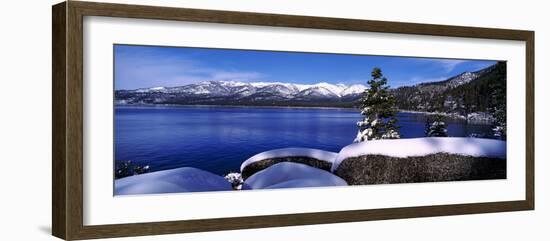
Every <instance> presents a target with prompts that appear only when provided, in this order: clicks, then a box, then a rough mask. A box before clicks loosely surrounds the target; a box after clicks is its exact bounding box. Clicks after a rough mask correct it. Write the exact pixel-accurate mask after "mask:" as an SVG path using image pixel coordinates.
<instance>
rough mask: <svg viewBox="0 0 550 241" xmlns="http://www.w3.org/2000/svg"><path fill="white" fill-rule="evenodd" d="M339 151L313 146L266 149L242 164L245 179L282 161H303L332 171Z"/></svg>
mask: <svg viewBox="0 0 550 241" xmlns="http://www.w3.org/2000/svg"><path fill="white" fill-rule="evenodd" d="M336 156H338V153H335V152H330V151H323V150H318V149H311V148H283V149H275V150H270V151H265V152H262V153H259V154H256V155H254V156H252V157H250V158H249V159H248V160H246V161H244V162H243V163H242V164H241V174H242V177H243V178H244V179H246V178H248V177H250V176H252V175H253V174H254V173H256V172H258V171H261V170H264V169H265V168H267V167H270V166H272V165H274V164H277V163H281V162H294V163H302V164H306V165H309V166H312V167H316V168H319V169H323V170H326V171H330V170H331V167H332V163H333V162H334V160H335V158H336Z"/></svg>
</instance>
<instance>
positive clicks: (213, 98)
mask: <svg viewBox="0 0 550 241" xmlns="http://www.w3.org/2000/svg"><path fill="white" fill-rule="evenodd" d="M365 88H366V86H364V85H360V84H355V85H345V84H329V83H324V82H322V83H317V84H292V83H281V82H237V81H204V82H200V83H196V84H189V85H184V86H177V87H153V88H142V89H136V90H117V91H116V92H115V95H116V100H117V104H242V105H247V104H251V105H252V104H260V105H279V104H282V105H304V104H305V105H314V104H313V102H319V101H321V102H336V103H338V102H349V101H351V100H356V99H357V98H358V97H359V96H360V95H361V94H362V93H363V91H364V90H365ZM307 103H310V104H307Z"/></svg>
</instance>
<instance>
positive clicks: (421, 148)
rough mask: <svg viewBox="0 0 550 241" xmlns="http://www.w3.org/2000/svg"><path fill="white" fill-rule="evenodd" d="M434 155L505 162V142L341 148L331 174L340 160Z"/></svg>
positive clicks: (428, 140)
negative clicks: (454, 155) (382, 156)
mask: <svg viewBox="0 0 550 241" xmlns="http://www.w3.org/2000/svg"><path fill="white" fill-rule="evenodd" d="M436 153H449V154H457V155H464V156H475V157H494V158H503V159H504V158H506V142H505V141H501V140H493V139H481V138H470V137H424V138H409V139H392V140H373V141H366V142H359V143H353V144H351V145H348V146H346V147H344V148H342V150H341V151H340V153H338V156H337V157H336V159H335V161H334V163H333V164H332V171H333V172H334V171H335V170H336V169H337V168H338V166H339V165H340V163H341V162H342V161H343V160H345V159H347V158H350V157H358V156H362V155H385V156H392V157H402V158H405V157H411V156H425V155H429V154H436Z"/></svg>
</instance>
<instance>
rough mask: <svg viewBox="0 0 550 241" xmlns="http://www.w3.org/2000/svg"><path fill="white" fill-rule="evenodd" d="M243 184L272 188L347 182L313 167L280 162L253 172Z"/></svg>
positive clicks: (342, 184) (251, 186)
mask: <svg viewBox="0 0 550 241" xmlns="http://www.w3.org/2000/svg"><path fill="white" fill-rule="evenodd" d="M244 186H245V187H247V189H248V188H250V189H274V188H294V187H326V186H347V183H346V181H344V180H343V179H342V178H340V177H338V176H336V175H334V174H332V173H330V172H327V171H323V170H321V169H318V168H315V167H310V166H307V165H304V164H299V163H292V162H281V163H277V164H275V165H273V166H270V167H268V168H266V169H264V170H262V171H259V172H257V173H255V174H254V175H252V176H251V177H249V178H248V179H246V181H245V183H244Z"/></svg>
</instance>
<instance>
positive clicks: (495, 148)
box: [115, 137, 506, 195]
mask: <svg viewBox="0 0 550 241" xmlns="http://www.w3.org/2000/svg"><path fill="white" fill-rule="evenodd" d="M445 155H447V156H448V158H450V159H452V160H450V161H451V162H448V163H445V161H446V160H442V159H446V158H445ZM374 156H378V157H382V158H378V157H377V158H378V159H377V160H376V162H377V163H378V165H382V166H387V165H384V164H383V163H385V162H392V163H393V162H396V160H395V159H396V158H411V159H415V160H414V162H415V163H420V164H421V165H441V166H436V167H435V168H434V167H430V168H428V169H430V170H443V171H445V172H447V171H448V170H447V169H448V168H451V169H452V168H459V169H460V170H459V169H457V170H454V171H455V172H454V175H455V176H451V177H457V178H468V177H472V176H468V175H471V174H468V173H465V172H466V171H468V170H470V169H468V168H471V166H472V165H481V166H484V165H486V163H489V165H493V166H494V167H495V168H498V170H497V171H499V172H501V171H502V165H505V163H506V162H505V161H504V162H502V161H501V160H506V142H505V141H501V140H493V139H481V138H469V137H423V138H410V139H389V140H374V141H366V142H360V143H353V144H350V145H348V146H346V147H344V148H342V150H340V152H339V153H335V152H329V151H324V150H319V149H310V148H283V149H275V150H270V151H266V152H262V153H258V154H256V155H254V156H252V157H250V158H249V159H247V160H245V161H244V162H243V163H242V164H241V172H242V171H243V170H244V169H246V168H247V167H248V166H250V165H254V164H255V163H258V162H262V161H265V160H270V159H276V158H283V159H285V160H286V158H290V159H292V158H297V159H300V158H302V159H303V158H304V157H307V158H312V159H315V160H318V161H322V162H326V163H327V164H328V165H329V166H330V168H328V169H326V170H323V169H321V168H319V167H316V166H312V165H307V163H300V162H299V160H295V161H292V160H290V161H288V160H286V161H282V162H271V163H268V165H267V166H265V167H263V168H262V169H261V170H259V171H257V172H255V173H253V174H252V175H251V176H248V177H245V178H243V179H244V180H243V181H244V183H243V186H242V187H243V190H246V189H271V188H291V187H317V186H343V185H348V183H349V184H353V183H354V182H349V181H348V180H356V178H363V179H364V178H365V177H363V176H361V177H352V178H351V179H349V177H348V176H349V175H359V174H357V173H356V172H355V171H353V170H354V169H349V167H348V169H347V170H348V171H347V173H342V170H339V169H338V167H339V166H340V165H341V164H342V162H343V161H345V160H349V159H354V160H355V159H357V160H359V161H367V163H366V164H365V163H363V164H361V163H362V162H356V163H355V164H354V166H355V167H357V165H361V166H359V167H361V168H366V167H368V166H369V165H371V164H369V163H370V162H368V161H369V160H370V159H368V158H371V157H373V158H374ZM419 157H426V158H424V159H423V158H420V159H419ZM365 158H366V159H365ZM384 158H386V159H387V160H386V159H384ZM434 158H435V159H434ZM367 159H368V160H367ZM357 160H356V161H357ZM373 161H374V159H373ZM441 161H443V163H444V164H438V163H439V162H441ZM380 163H382V164H380ZM484 163H485V164H484ZM495 163H496V164H495ZM393 165H401V167H406V166H407V165H408V162H397V164H395V163H394V164H391V165H390V166H393ZM411 165H412V164H411ZM447 165H448V166H447ZM348 166H349V165H348ZM352 167H353V166H352ZM412 167H418V165H417V164H414V165H413V166H412ZM340 169H341V168H340ZM350 171H351V172H350ZM372 171H376V170H372ZM391 171H392V172H395V170H393V169H392V170H391ZM416 171H422V172H424V171H426V170H416ZM451 171H453V170H451ZM456 171H458V173H459V174H457V172H456ZM485 171H486V170H485ZM489 171H491V170H489ZM413 172H414V171H413ZM462 172H464V174H460V173H462ZM474 172H475V171H474ZM358 173H360V174H361V175H365V173H368V172H364V171H360V172H358ZM394 174H395V173H394ZM409 174H410V173H409ZM417 174H418V173H417ZM439 174H441V173H437V171H436V173H430V175H436V176H437V175H439ZM445 174H446V173H445ZM451 174H452V173H451ZM395 175H399V173H397V174H395ZM410 175H416V174H415V173H412V174H410ZM457 175H458V176H457ZM491 175H492V174H491ZM344 176H346V178H348V179H346V178H344ZM383 176H384V175H383ZM474 176H475V175H474ZM501 176H502V175H501V174H498V175H497V178H500V177H501ZM504 176H505V169H504ZM448 177H449V175H447V176H446V178H448ZM342 178H344V179H342ZM475 178H478V176H475ZM481 178H482V179H483V176H482V177H481ZM488 178H491V177H488ZM407 180H410V179H407ZM413 180H416V179H413ZM435 180H436V181H438V180H439V181H448V180H446V179H435ZM460 180H462V179H460ZM466 180H467V179H466ZM232 189H233V188H232V185H231V184H230V181H228V180H226V179H224V177H222V176H219V175H216V174H213V173H210V172H207V171H204V170H200V169H197V168H192V167H182V168H176V169H170V170H164V171H157V172H152V173H146V174H140V175H135V176H129V177H124V178H120V179H117V180H115V195H125V194H149V193H170V192H199V191H228V190H232Z"/></svg>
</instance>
